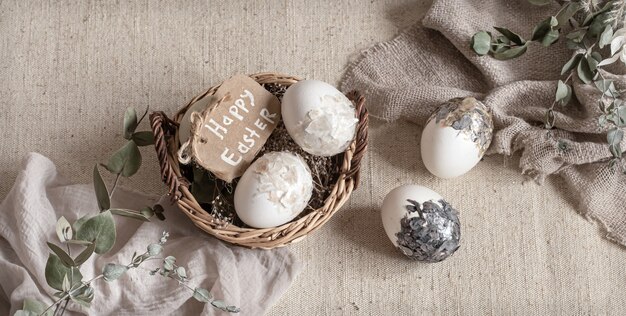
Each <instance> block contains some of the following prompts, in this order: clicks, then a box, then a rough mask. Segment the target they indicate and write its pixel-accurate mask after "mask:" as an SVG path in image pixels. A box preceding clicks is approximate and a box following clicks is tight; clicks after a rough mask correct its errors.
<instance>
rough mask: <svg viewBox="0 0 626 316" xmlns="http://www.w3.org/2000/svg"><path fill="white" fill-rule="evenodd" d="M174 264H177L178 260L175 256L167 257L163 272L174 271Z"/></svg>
mask: <svg viewBox="0 0 626 316" xmlns="http://www.w3.org/2000/svg"><path fill="white" fill-rule="evenodd" d="M174 263H176V258H174V257H173V256H167V257H166V258H165V259H163V270H165V271H172V270H174Z"/></svg>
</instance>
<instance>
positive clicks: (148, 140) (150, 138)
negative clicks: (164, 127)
mask: <svg viewBox="0 0 626 316" xmlns="http://www.w3.org/2000/svg"><path fill="white" fill-rule="evenodd" d="M132 139H133V141H134V142H135V144H137V146H148V145H153V144H154V134H152V132H149V131H145V132H136V133H134V134H133V136H132Z"/></svg>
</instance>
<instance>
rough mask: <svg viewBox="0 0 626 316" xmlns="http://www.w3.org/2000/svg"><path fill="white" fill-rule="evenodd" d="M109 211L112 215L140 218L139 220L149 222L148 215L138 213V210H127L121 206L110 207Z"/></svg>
mask: <svg viewBox="0 0 626 316" xmlns="http://www.w3.org/2000/svg"><path fill="white" fill-rule="evenodd" d="M109 211H111V213H112V214H113V215H119V216H124V217H128V218H132V219H136V220H140V221H143V222H149V221H150V219H149V218H148V217H145V216H144V215H143V214H141V213H138V212H136V211H133V210H127V209H122V208H112V209H110V210H109Z"/></svg>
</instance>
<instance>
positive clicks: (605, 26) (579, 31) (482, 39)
mask: <svg viewBox="0 0 626 316" xmlns="http://www.w3.org/2000/svg"><path fill="white" fill-rule="evenodd" d="M528 1H529V2H530V3H532V4H534V5H540V6H543V5H548V4H553V3H558V4H560V5H561V9H560V10H559V11H558V12H556V14H554V15H552V16H549V17H547V18H546V19H545V20H543V21H541V22H540V23H539V24H538V25H537V26H536V27H535V28H534V30H533V31H532V33H531V37H530V40H525V39H524V38H523V37H522V36H520V35H519V34H517V33H515V32H513V31H511V30H509V29H507V28H503V27H494V29H495V30H496V31H497V32H498V33H499V35H494V34H492V33H490V32H487V31H480V32H477V33H476V34H474V35H473V36H472V40H471V43H470V46H471V48H472V50H473V51H474V52H475V53H476V54H478V55H481V56H482V55H487V54H488V55H490V56H492V57H494V58H496V59H500V60H508V59H513V58H516V57H519V56H521V55H523V54H524V53H525V52H526V51H527V49H528V48H529V47H530V44H531V43H533V42H535V43H539V44H541V45H542V46H544V47H550V46H551V45H552V44H554V43H555V42H557V41H558V40H559V39H562V38H563V39H565V40H566V42H567V47H568V48H569V49H571V50H573V51H574V52H573V54H572V57H571V58H570V59H569V60H568V61H567V63H565V65H564V66H563V68H562V70H561V76H565V79H564V80H559V81H558V83H557V87H556V91H555V100H554V102H553V103H552V104H551V106H550V107H549V108H548V110H547V111H546V117H545V127H546V128H548V129H551V128H553V127H554V126H555V123H556V116H555V112H554V109H555V106H557V105H560V106H566V105H567V104H568V103H569V102H570V100H571V99H572V95H573V94H572V81H573V78H574V75H576V76H577V77H578V78H579V79H580V81H581V82H583V83H584V84H590V85H591V84H593V86H594V87H595V88H596V89H597V90H598V92H599V95H600V97H599V98H598V106H599V109H600V111H601V112H602V114H601V115H600V117H598V124H599V127H600V128H603V129H605V130H606V131H607V143H608V149H609V151H610V153H611V156H612V158H611V159H610V160H609V166H610V167H611V168H613V167H616V166H618V167H619V168H620V169H621V170H622V171H623V172H626V161H625V160H626V159H624V157H623V156H624V152H623V150H622V148H621V145H620V143H621V142H622V140H623V138H624V128H625V127H626V104H625V103H624V101H623V99H622V94H623V92H624V91H622V90H619V89H618V88H617V87H616V86H615V83H614V81H613V80H611V79H606V77H605V75H606V73H608V71H607V70H605V69H603V67H605V66H607V65H610V64H612V63H614V62H616V61H617V60H620V61H621V62H622V63H624V64H626V49H625V47H626V28H624V21H625V19H626V0H559V1H556V0H528ZM566 28H567V29H568V30H569V31H568V32H567V33H566V32H565V29H566ZM565 33H566V34H565ZM605 47H610V54H609V56H603V53H605V51H606V49H604V48H605Z"/></svg>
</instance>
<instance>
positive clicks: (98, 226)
mask: <svg viewBox="0 0 626 316" xmlns="http://www.w3.org/2000/svg"><path fill="white" fill-rule="evenodd" d="M76 237H77V239H79V240H84V241H91V242H94V243H95V245H96V249H95V252H96V253H97V254H103V253H106V252H107V251H109V250H111V248H113V244H115V237H116V231H115V221H114V220H113V216H112V215H111V212H110V211H105V212H102V213H100V214H98V215H96V216H94V217H92V218H90V219H88V220H87V221H86V222H85V223H84V224H82V225H81V226H80V228H79V229H78V231H77V232H76Z"/></svg>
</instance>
